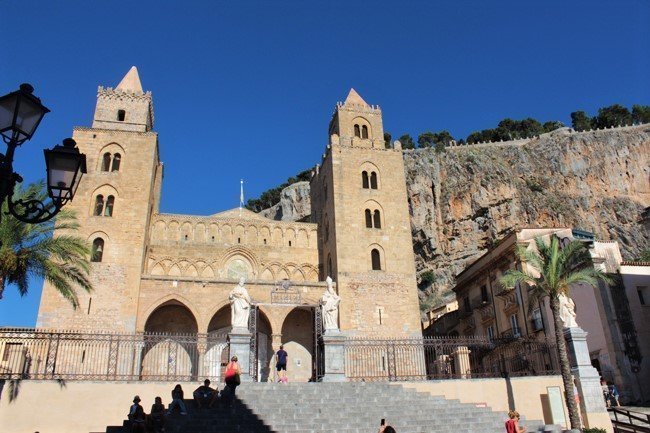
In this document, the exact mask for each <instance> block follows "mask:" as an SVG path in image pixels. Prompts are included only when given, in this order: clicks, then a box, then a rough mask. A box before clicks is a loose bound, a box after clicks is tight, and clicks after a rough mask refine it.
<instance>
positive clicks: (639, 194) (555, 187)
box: [268, 124, 650, 303]
mask: <svg viewBox="0 0 650 433" xmlns="http://www.w3.org/2000/svg"><path fill="white" fill-rule="evenodd" d="M404 162H405V170H406V179H407V183H408V194H409V205H410V210H411V227H412V231H413V246H414V250H415V255H416V263H417V269H418V273H419V274H420V276H422V274H423V273H425V272H427V271H429V272H430V273H429V274H428V275H427V277H428V278H427V280H429V281H433V283H432V284H426V283H423V284H421V289H422V291H421V300H422V301H423V302H427V303H429V302H431V301H432V300H433V299H434V298H437V297H438V296H440V295H442V294H444V293H446V292H448V291H449V290H450V289H451V287H453V284H454V276H455V275H456V274H457V273H458V272H460V271H461V270H462V269H464V267H465V266H466V265H468V264H469V263H471V262H472V261H474V260H475V259H477V258H478V257H479V256H480V255H481V254H483V253H484V252H485V251H486V250H487V249H488V248H489V247H490V245H492V244H493V243H494V242H496V241H497V240H499V239H501V238H502V237H503V236H504V235H505V234H506V233H508V232H509V231H511V230H513V229H514V228H516V227H520V228H523V227H531V226H534V227H574V228H580V229H583V230H588V231H592V232H594V233H595V234H596V237H597V238H598V239H600V240H617V241H618V242H619V243H620V247H621V250H622V253H623V257H624V258H625V259H633V258H635V257H637V256H638V255H639V253H640V252H641V251H642V250H644V249H647V248H650V240H649V236H648V233H647V231H646V230H645V229H644V226H643V224H641V223H640V218H641V214H642V212H643V210H644V209H645V208H646V207H647V206H649V205H650V185H649V176H650V169H649V165H650V164H649V162H650V125H648V124H646V125H641V126H632V127H622V128H615V129H608V130H598V131H587V132H573V131H572V130H570V129H568V128H562V129H559V130H556V131H553V132H551V133H548V134H544V135H541V136H539V137H536V138H532V139H527V140H519V141H515V142H504V143H491V144H476V145H470V146H458V147H450V148H448V149H447V150H446V151H445V152H442V153H436V152H435V150H433V149H417V150H407V151H405V152H404ZM294 185H296V186H294ZM294 185H292V187H293V188H292V189H291V190H289V188H287V189H288V190H289V191H287V194H286V199H285V193H284V191H283V201H282V202H281V203H279V204H278V205H277V206H275V207H274V208H276V207H278V206H279V207H280V208H281V209H282V212H281V213H280V215H281V216H282V219H287V216H288V215H291V218H292V219H300V218H301V217H304V216H305V215H307V214H309V184H308V183H307V182H301V183H300V185H299V184H294ZM290 188H291V187H290ZM294 198H295V199H296V203H293V201H292V200H293V199H294ZM285 200H286V201H288V202H285ZM285 208H286V209H287V211H285ZM272 209H273V208H272ZM268 211H270V210H268ZM271 213H273V211H271ZM276 213H277V211H276ZM269 216H270V214H269ZM270 217H272V216H270ZM431 277H433V278H431Z"/></svg>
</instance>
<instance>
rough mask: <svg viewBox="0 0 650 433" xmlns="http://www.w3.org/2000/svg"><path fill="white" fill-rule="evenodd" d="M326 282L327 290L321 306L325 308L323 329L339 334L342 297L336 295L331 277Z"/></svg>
mask: <svg viewBox="0 0 650 433" xmlns="http://www.w3.org/2000/svg"><path fill="white" fill-rule="evenodd" d="M325 282H326V283H327V290H326V291H325V293H323V297H322V298H321V305H322V308H323V327H324V328H325V331H326V332H327V331H336V332H338V330H339V304H340V303H341V297H340V296H339V295H337V294H336V291H335V290H334V287H333V285H332V279H331V278H330V277H327V279H326V280H325Z"/></svg>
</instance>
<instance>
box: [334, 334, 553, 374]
mask: <svg viewBox="0 0 650 433" xmlns="http://www.w3.org/2000/svg"><path fill="white" fill-rule="evenodd" d="M345 362H346V365H345V370H346V376H347V377H348V379H350V380H355V381H361V380H363V381H402V380H431V379H464V378H480V377H505V376H537V375H550V374H559V362H558V359H557V351H556V350H555V346H554V345H553V344H552V343H551V342H549V341H547V340H533V339H517V340H512V339H492V340H490V339H488V338H487V337H454V338H447V337H445V338H439V337H431V338H416V339H374V340H364V339H348V340H347V342H346V346H345Z"/></svg>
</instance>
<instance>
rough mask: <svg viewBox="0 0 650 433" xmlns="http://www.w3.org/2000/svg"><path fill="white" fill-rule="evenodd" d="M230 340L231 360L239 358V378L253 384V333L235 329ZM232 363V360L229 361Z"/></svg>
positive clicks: (229, 335)
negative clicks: (251, 365)
mask: <svg viewBox="0 0 650 433" xmlns="http://www.w3.org/2000/svg"><path fill="white" fill-rule="evenodd" d="M228 338H229V340H230V358H232V357H233V356H237V362H239V367H240V368H241V374H240V376H239V378H240V379H241V381H242V382H251V381H252V380H253V379H251V375H250V361H251V333H250V332H249V331H248V329H246V328H233V329H232V331H231V332H230V333H229V334H228ZM229 361H230V359H229Z"/></svg>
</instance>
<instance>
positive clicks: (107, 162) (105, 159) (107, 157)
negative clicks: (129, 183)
mask: <svg viewBox="0 0 650 433" xmlns="http://www.w3.org/2000/svg"><path fill="white" fill-rule="evenodd" d="M110 166H111V154H110V153H108V152H106V153H105V154H104V156H102V171H108V168H109V167H110Z"/></svg>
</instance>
